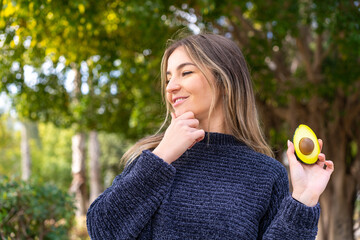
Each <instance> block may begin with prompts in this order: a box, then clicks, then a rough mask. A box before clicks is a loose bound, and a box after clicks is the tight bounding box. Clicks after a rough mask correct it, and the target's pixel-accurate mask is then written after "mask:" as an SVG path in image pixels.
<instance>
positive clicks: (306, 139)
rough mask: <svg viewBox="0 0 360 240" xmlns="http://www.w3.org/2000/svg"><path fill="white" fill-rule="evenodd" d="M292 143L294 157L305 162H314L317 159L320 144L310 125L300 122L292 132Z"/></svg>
mask: <svg viewBox="0 0 360 240" xmlns="http://www.w3.org/2000/svg"><path fill="white" fill-rule="evenodd" d="M293 143H294V147H295V156H296V158H297V159H298V160H299V161H300V162H303V163H305V164H314V163H316V161H317V160H318V155H319V153H320V145H319V142H318V139H317V137H316V135H315V133H314V132H313V130H311V128H310V127H308V126H306V125H305V124H300V125H299V126H298V127H297V128H296V130H295V133H294V137H293Z"/></svg>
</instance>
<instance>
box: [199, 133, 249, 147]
mask: <svg viewBox="0 0 360 240" xmlns="http://www.w3.org/2000/svg"><path fill="white" fill-rule="evenodd" d="M200 142H201V143H205V144H215V145H230V146H236V145H237V146H238V145H245V144H244V143H243V142H241V141H239V140H237V139H236V138H235V137H234V136H233V135H229V134H224V133H217V132H205V137H204V139H203V140H201V141H200Z"/></svg>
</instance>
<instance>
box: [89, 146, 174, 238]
mask: <svg viewBox="0 0 360 240" xmlns="http://www.w3.org/2000/svg"><path fill="white" fill-rule="evenodd" d="M135 161H136V162H134V163H132V164H131V165H130V166H128V167H127V169H125V170H124V172H123V173H122V174H120V175H118V176H117V177H116V178H115V180H114V181H113V184H112V185H111V186H110V187H109V188H108V189H106V190H105V191H104V192H103V193H102V194H101V195H100V196H99V197H98V198H97V199H96V200H95V201H94V202H93V203H92V204H91V206H90V208H89V210H88V212H87V220H86V223H87V229H88V233H89V235H90V237H91V239H134V238H136V237H137V236H138V235H139V234H140V232H141V230H142V229H143V228H144V227H145V225H146V224H147V223H148V222H149V221H150V219H151V217H152V215H153V214H154V213H155V211H156V210H157V208H158V207H159V205H160V203H161V201H162V199H163V198H164V197H165V195H166V194H167V192H168V190H169V188H170V186H171V184H172V181H173V177H174V175H175V171H176V170H175V168H174V167H173V166H171V165H169V164H168V163H166V162H164V161H163V160H162V159H160V158H159V157H157V156H156V155H154V154H153V153H152V152H150V151H144V152H143V153H142V154H141V155H140V156H139V157H138V158H137V159H136V160H135Z"/></svg>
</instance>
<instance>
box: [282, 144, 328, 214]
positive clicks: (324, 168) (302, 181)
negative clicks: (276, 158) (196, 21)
mask: <svg viewBox="0 0 360 240" xmlns="http://www.w3.org/2000/svg"><path fill="white" fill-rule="evenodd" d="M319 145H320V149H322V145H323V142H322V140H321V139H319ZM286 154H287V157H288V160H289V166H290V178H291V182H292V186H293V193H292V197H293V198H294V199H296V200H298V201H299V202H302V203H303V204H305V205H307V206H309V207H313V206H315V205H316V204H317V203H318V201H319V198H320V195H321V194H322V192H323V191H324V190H325V188H326V185H327V184H328V182H329V179H330V176H331V174H332V172H333V171H334V164H333V162H332V161H329V160H326V158H325V154H323V153H320V154H319V157H318V158H319V159H318V161H317V162H316V163H315V164H313V165H306V164H302V163H301V162H299V161H298V160H297V159H296V156H295V154H294V145H293V143H292V142H290V141H288V149H287V152H286Z"/></svg>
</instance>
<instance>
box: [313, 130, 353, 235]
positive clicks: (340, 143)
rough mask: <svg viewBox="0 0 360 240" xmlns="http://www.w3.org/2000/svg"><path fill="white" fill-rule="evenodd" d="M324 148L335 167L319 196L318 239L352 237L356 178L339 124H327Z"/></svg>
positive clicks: (344, 136)
mask: <svg viewBox="0 0 360 240" xmlns="http://www.w3.org/2000/svg"><path fill="white" fill-rule="evenodd" d="M326 143H327V146H325V145H324V149H325V150H324V152H325V153H326V155H327V158H329V159H331V160H333V161H334V163H335V171H334V173H333V175H332V176H331V180H330V182H329V185H328V187H327V189H326V191H325V193H324V194H323V196H322V197H321V199H320V204H321V208H322V219H321V224H320V229H321V230H320V232H321V238H319V239H320V240H338V239H346V240H352V239H354V233H353V212H354V204H355V196H356V184H357V181H358V180H356V179H355V178H354V177H353V176H352V175H351V172H350V171H349V166H347V161H346V158H347V146H348V145H349V142H348V141H347V139H346V134H345V132H344V131H343V130H342V127H340V126H339V127H334V126H333V128H332V127H330V129H329V131H328V134H327V135H326Z"/></svg>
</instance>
